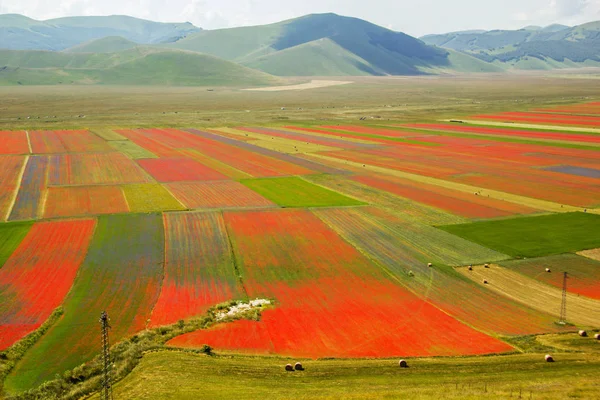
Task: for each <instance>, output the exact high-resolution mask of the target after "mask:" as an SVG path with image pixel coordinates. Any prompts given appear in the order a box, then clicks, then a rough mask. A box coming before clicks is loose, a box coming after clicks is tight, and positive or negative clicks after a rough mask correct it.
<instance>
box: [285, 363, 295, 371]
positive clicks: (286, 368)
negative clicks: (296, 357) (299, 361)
mask: <svg viewBox="0 0 600 400" xmlns="http://www.w3.org/2000/svg"><path fill="white" fill-rule="evenodd" d="M285 370H286V371H293V370H294V367H293V366H292V364H288V365H286V366H285Z"/></svg>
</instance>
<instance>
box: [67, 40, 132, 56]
mask: <svg viewBox="0 0 600 400" xmlns="http://www.w3.org/2000/svg"><path fill="white" fill-rule="evenodd" d="M136 46H138V44H137V43H135V42H132V41H131V40H127V39H125V38H124V37H121V36H107V37H104V38H101V39H94V40H91V41H89V42H85V43H81V44H78V45H76V46H73V47H70V48H68V49H65V50H63V51H64V52H65V53H114V52H117V51H123V50H129V49H133V48H134V47H136Z"/></svg>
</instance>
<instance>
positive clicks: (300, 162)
mask: <svg viewBox="0 0 600 400" xmlns="http://www.w3.org/2000/svg"><path fill="white" fill-rule="evenodd" d="M187 131H188V132H190V133H193V134H194V135H198V136H200V137H203V138H206V139H210V140H215V141H218V142H221V143H226V144H228V145H231V146H235V147H238V148H241V149H245V150H249V151H252V152H254V153H257V154H262V155H264V156H268V157H272V158H274V159H276V160H280V161H285V162H288V163H290V164H294V165H297V166H301V167H304V168H307V169H309V170H312V171H316V172H323V173H328V174H341V173H343V172H342V171H340V170H335V169H333V168H330V167H327V166H324V165H322V164H318V163H316V162H313V161H308V160H304V159H301V158H298V157H294V156H292V155H289V154H282V153H279V152H277V151H273V150H268V149H265V148H262V147H259V146H255V145H253V144H250V143H245V142H241V141H238V140H233V139H229V138H226V137H222V136H218V135H215V134H213V133H208V132H203V131H199V130H197V129H188V130H187Z"/></svg>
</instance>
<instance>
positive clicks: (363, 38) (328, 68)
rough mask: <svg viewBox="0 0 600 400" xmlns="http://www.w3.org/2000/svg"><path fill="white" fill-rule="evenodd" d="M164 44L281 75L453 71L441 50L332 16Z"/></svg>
mask: <svg viewBox="0 0 600 400" xmlns="http://www.w3.org/2000/svg"><path fill="white" fill-rule="evenodd" d="M169 47H176V48H180V49H187V50H192V51H198V52H202V53H207V54H212V55H215V56H217V57H221V58H225V59H227V60H231V61H235V62H238V63H241V64H244V65H247V66H250V67H252V68H256V69H260V70H262V71H265V72H269V73H272V74H275V75H282V76H285V75H301V76H311V75H312V76H316V75H321V76H323V75H330V76H332V75H417V74H422V73H424V72H425V71H427V70H434V69H437V70H448V71H450V70H453V65H452V59H451V58H450V57H449V52H447V51H445V50H442V49H439V48H435V47H432V46H428V45H427V44H425V43H424V42H422V41H420V40H418V39H415V38H413V37H412V36H409V35H406V34H404V33H400V32H394V31H391V30H389V29H386V28H382V27H380V26H377V25H374V24H372V23H370V22H367V21H363V20H361V19H358V18H350V17H342V16H339V15H336V14H312V15H307V16H304V17H301V18H296V19H292V20H288V21H283V22H279V23H276V24H270V25H262V26H252V27H242V28H232V29H221V30H214V31H202V32H198V33H195V34H193V35H190V36H188V37H186V38H184V39H182V40H179V41H177V42H175V43H171V44H169ZM479 64H481V63H479ZM464 67H466V66H463V68H464ZM491 68H492V69H494V68H495V67H493V66H492V67H491ZM475 69H476V70H479V66H478V67H476V68H475ZM466 70H467V71H469V69H468V68H466Z"/></svg>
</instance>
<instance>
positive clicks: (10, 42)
mask: <svg viewBox="0 0 600 400" xmlns="http://www.w3.org/2000/svg"><path fill="white" fill-rule="evenodd" d="M200 30H201V28H198V27H196V26H194V25H192V24H191V23H189V22H185V23H165V22H154V21H148V20H144V19H140V18H134V17H130V16H127V15H111V16H90V17H87V16H85V17H63V18H55V19H50V20H46V21H39V20H35V19H32V18H29V17H26V16H24V15H20V14H2V15H0V48H3V49H10V50H52V51H61V50H65V49H67V48H70V47H73V46H76V45H79V44H82V43H85V42H87V41H90V40H94V39H101V38H104V37H107V36H122V37H124V38H125V39H127V40H131V41H133V42H136V43H141V44H156V43H162V42H169V41H176V40H179V39H181V38H182V37H185V36H187V35H188V34H191V33H194V32H198V31H200Z"/></svg>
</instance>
